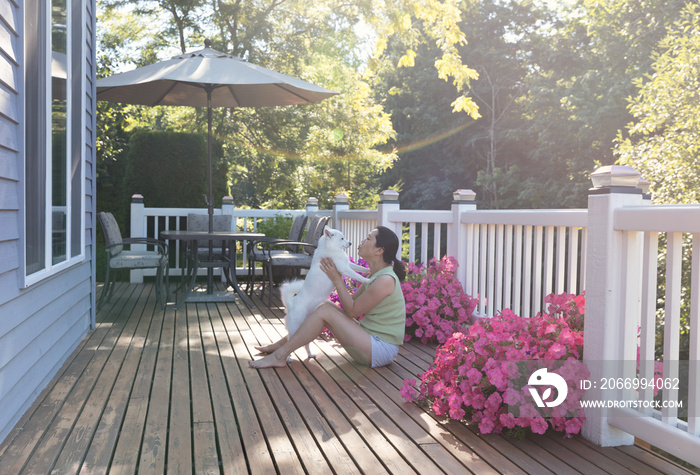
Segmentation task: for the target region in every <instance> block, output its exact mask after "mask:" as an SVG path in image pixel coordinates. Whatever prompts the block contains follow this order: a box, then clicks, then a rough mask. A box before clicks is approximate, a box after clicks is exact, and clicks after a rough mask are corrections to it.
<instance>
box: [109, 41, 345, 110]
mask: <svg viewBox="0 0 700 475" xmlns="http://www.w3.org/2000/svg"><path fill="white" fill-rule="evenodd" d="M205 44H206V47H205V48H204V49H201V50H198V51H194V52H192V53H186V54H183V55H179V56H173V58H172V59H169V60H166V61H161V62H158V63H154V64H150V65H148V66H143V67H140V68H138V69H134V70H133V71H127V72H125V73H119V74H115V75H114V76H110V77H107V78H103V79H99V80H98V81H97V98H98V99H99V100H104V101H111V102H124V103H127V104H143V105H147V106H156V105H170V106H193V107H208V106H211V107H263V106H286V105H293V104H311V103H313V102H318V101H320V100H322V99H325V98H327V97H330V96H332V95H334V94H337V93H336V92H333V91H330V90H328V89H325V88H323V87H320V86H316V85H314V84H311V83H308V82H306V81H302V80H301V79H296V78H293V77H291V76H287V75H285V74H281V73H278V72H275V71H272V70H270V69H266V68H263V67H261V66H257V65H255V64H251V63H249V62H247V61H245V60H243V59H241V58H237V57H235V56H230V55H228V54H226V53H222V52H220V51H216V50H214V49H211V47H210V46H209V45H210V42H209V40H206V42H205ZM207 90H211V104H208V103H207Z"/></svg>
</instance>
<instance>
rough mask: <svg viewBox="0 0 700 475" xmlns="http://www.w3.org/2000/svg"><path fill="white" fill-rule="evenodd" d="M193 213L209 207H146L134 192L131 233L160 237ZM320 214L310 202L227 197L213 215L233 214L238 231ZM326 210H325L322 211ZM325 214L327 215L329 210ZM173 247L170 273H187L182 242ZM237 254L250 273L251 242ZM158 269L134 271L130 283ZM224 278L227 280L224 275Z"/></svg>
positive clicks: (203, 271)
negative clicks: (279, 204)
mask: <svg viewBox="0 0 700 475" xmlns="http://www.w3.org/2000/svg"><path fill="white" fill-rule="evenodd" d="M190 213H196V214H207V213H208V210H207V209H206V208H147V207H145V206H144V203H143V198H142V197H141V195H134V197H133V198H132V203H131V236H145V237H153V238H158V237H159V235H160V233H161V232H163V231H173V230H182V229H187V215H188V214H190ZM305 213H306V214H309V215H311V214H318V213H319V211H318V205H317V204H316V202H309V203H308V204H307V208H306V210H293V209H275V210H261V209H236V208H235V207H234V206H233V202H232V201H231V200H228V199H224V203H223V205H222V207H221V208H215V209H214V214H215V215H220V214H230V215H232V216H233V218H234V219H233V220H232V227H233V228H234V229H236V230H239V231H253V232H257V231H258V227H259V225H260V224H262V223H267V221H268V220H273V221H274V220H276V219H278V218H281V217H294V216H297V215H299V214H305ZM320 213H323V212H320ZM325 214H328V213H327V212H326V213H325ZM169 244H170V249H169V254H170V275H174V276H178V275H182V273H183V272H184V267H183V266H182V264H184V263H183V262H182V258H183V257H182V256H183V253H182V252H181V251H182V249H181V248H180V246H181V244H182V241H179V240H175V241H172V242H170V243H169ZM240 245H241V246H242V247H241V249H240V250H239V251H240V252H239V253H238V255H239V256H241V258H242V264H241V265H239V266H237V268H236V273H237V274H238V275H245V274H247V273H248V252H247V251H248V249H247V246H248V243H247V242H245V241H242V242H241V243H240ZM198 272H199V275H206V269H199V271H198ZM155 273H156V270H155V269H143V270H132V271H131V278H130V280H131V282H143V278H144V277H154V276H155ZM221 279H222V281H223V280H224V276H223V274H221Z"/></svg>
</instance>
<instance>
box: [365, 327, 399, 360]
mask: <svg viewBox="0 0 700 475" xmlns="http://www.w3.org/2000/svg"><path fill="white" fill-rule="evenodd" d="M370 338H372V365H371V367H372V368H378V367H379V366H386V365H388V364H389V363H391V362H392V361H394V359H395V358H396V355H398V354H399V346H398V345H394V344H391V343H387V342H386V341H384V340H382V339H381V338H379V337H378V336H375V335H370Z"/></svg>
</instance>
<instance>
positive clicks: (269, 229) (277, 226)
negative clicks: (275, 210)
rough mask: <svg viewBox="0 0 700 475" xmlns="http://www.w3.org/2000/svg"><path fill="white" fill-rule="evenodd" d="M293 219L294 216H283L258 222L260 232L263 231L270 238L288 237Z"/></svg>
mask: <svg viewBox="0 0 700 475" xmlns="http://www.w3.org/2000/svg"><path fill="white" fill-rule="evenodd" d="M293 221H294V219H293V218H291V217H283V216H280V217H277V218H275V219H268V220H267V221H265V222H262V223H260V224H258V232H260V233H263V234H264V235H265V237H269V238H277V239H288V238H289V231H290V229H292V222H293Z"/></svg>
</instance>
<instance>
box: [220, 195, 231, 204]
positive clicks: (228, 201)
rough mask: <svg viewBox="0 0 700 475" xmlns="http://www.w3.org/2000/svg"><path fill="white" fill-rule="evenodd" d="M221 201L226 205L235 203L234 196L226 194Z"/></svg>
mask: <svg viewBox="0 0 700 475" xmlns="http://www.w3.org/2000/svg"><path fill="white" fill-rule="evenodd" d="M221 201H222V203H224V204H225V205H232V204H233V197H232V196H224V197H223V198H222V200H221Z"/></svg>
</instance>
